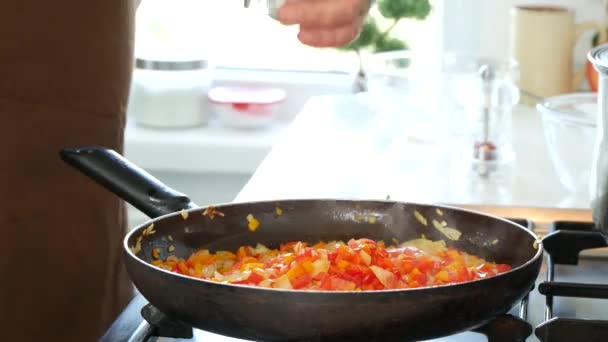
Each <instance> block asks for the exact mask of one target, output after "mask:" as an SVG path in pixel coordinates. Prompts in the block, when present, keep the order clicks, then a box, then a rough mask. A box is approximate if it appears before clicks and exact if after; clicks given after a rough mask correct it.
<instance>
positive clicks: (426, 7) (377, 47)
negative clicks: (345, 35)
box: [341, 0, 431, 68]
mask: <svg viewBox="0 0 608 342" xmlns="http://www.w3.org/2000/svg"><path fill="white" fill-rule="evenodd" d="M375 6H377V9H378V12H380V15H382V17H384V18H385V19H388V20H390V21H391V24H390V26H389V27H388V28H387V29H385V30H381V29H380V28H379V27H378V24H377V22H376V19H374V17H373V16H372V15H369V16H368V17H367V19H366V21H365V23H364V24H363V28H362V29H361V33H360V34H359V37H358V38H357V39H355V40H354V41H353V42H351V43H350V44H348V45H346V46H344V47H342V48H341V50H345V51H354V52H356V53H357V55H358V56H359V61H361V51H363V50H366V49H369V50H371V51H372V52H387V51H395V50H405V49H407V48H408V45H407V43H406V42H405V41H403V40H400V39H398V38H395V37H392V36H391V31H392V30H393V29H394V28H395V26H397V24H398V23H399V22H400V21H401V20H403V19H417V20H424V19H426V17H428V15H429V13H430V12H431V4H430V3H429V0H378V1H377V3H376V5H375ZM360 63H361V62H360ZM360 68H361V65H360Z"/></svg>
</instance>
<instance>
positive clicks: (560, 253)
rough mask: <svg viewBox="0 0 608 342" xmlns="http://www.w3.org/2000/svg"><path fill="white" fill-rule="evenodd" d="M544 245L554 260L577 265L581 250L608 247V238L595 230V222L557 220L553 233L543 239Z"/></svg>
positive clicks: (553, 226) (552, 227) (552, 229)
mask: <svg viewBox="0 0 608 342" xmlns="http://www.w3.org/2000/svg"><path fill="white" fill-rule="evenodd" d="M543 246H544V247H545V250H546V251H547V253H549V255H550V256H551V257H552V258H553V261H554V262H555V263H558V264H562V265H577V264H578V256H579V253H580V252H581V251H584V250H587V249H593V248H599V247H606V246H608V244H607V243H606V239H605V238H604V237H603V236H602V235H601V234H600V233H599V232H596V231H594V230H593V224H591V223H581V222H555V223H554V224H553V225H552V226H551V233H549V234H547V235H546V236H545V238H544V239H543Z"/></svg>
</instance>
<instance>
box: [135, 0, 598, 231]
mask: <svg viewBox="0 0 608 342" xmlns="http://www.w3.org/2000/svg"><path fill="white" fill-rule="evenodd" d="M607 8H608V7H607V4H606V2H605V1H603V0H561V1H557V0H553V1H541V0H529V1H515V0H503V1H483V0H428V1H427V0H377V1H376V4H375V5H374V7H373V8H372V10H371V15H370V19H369V20H368V23H367V24H366V26H365V28H364V30H363V32H362V34H361V36H360V37H359V38H358V40H356V41H355V42H353V43H352V44H351V45H349V46H348V47H345V48H344V49H315V48H311V47H306V46H304V45H302V44H300V43H299V42H298V40H297V38H296V33H297V29H296V28H294V27H284V26H281V25H280V24H279V23H278V22H276V21H274V20H273V19H272V18H271V16H269V15H268V8H267V6H266V1H256V0H252V1H251V5H250V7H249V8H244V6H243V3H242V2H241V1H239V0H233V1H210V0H207V1H200V0H198V1H197V0H171V1H167V0H143V2H142V3H141V5H140V7H139V10H138V13H137V27H136V58H137V60H136V70H135V73H134V78H133V85H132V93H131V101H130V105H129V114H128V128H127V132H126V152H125V153H126V156H127V157H128V158H129V159H131V160H132V161H133V162H135V163H136V164H138V165H140V166H142V167H144V168H145V169H146V170H148V171H149V172H151V173H153V174H154V175H155V176H157V177H158V178H159V179H161V180H162V181H164V182H166V183H167V184H169V185H170V186H172V187H174V188H176V189H183V190H184V191H186V190H187V192H188V194H189V195H190V196H191V197H192V198H193V199H194V200H195V201H196V202H197V203H198V204H199V205H205V204H211V203H218V202H229V201H232V200H234V199H235V197H236V196H237V195H238V194H239V192H241V190H242V189H243V188H244V187H247V186H249V187H250V189H249V192H248V193H252V192H255V193H259V194H260V197H268V198H273V196H274V195H275V194H276V196H287V194H283V193H279V192H278V188H280V187H281V182H289V181H292V182H298V183H300V184H301V186H300V187H297V186H296V187H294V189H295V188H297V189H298V192H297V193H296V192H295V190H294V196H297V197H318V196H331V197H336V196H340V197H367V198H385V197H386V196H390V197H391V198H395V199H400V200H416V201H429V202H441V203H456V204H494V205H510V206H513V205H515V206H542V207H557V208H588V207H589V172H590V169H591V161H592V157H593V143H594V139H595V125H596V124H595V121H596V112H597V97H596V92H597V86H596V84H597V73H596V72H595V70H593V68H592V67H590V65H589V64H588V63H587V53H588V51H589V50H590V49H591V48H592V46H594V45H597V44H599V43H602V42H605V40H606V37H605V36H606V35H605V32H606V19H607V14H608V12H607ZM319 96H321V97H319ZM299 118H302V119H301V120H300V123H298V120H299ZM349 138H351V139H353V140H352V141H357V142H358V145H356V148H355V147H353V146H355V145H352V144H351V146H350V148H351V150H348V151H345V150H341V149H340V147H339V144H340V143H339V141H344V139H346V140H348V139H349ZM348 141H351V140H348ZM336 144H337V145H336ZM273 147H275V149H277V150H280V151H276V152H275V151H273V154H274V157H273V156H272V154H271V155H270V156H269V153H270V152H271V150H272V149H273ZM353 149H354V150H353ZM319 151H326V153H327V155H326V156H325V157H327V158H325V157H324V156H323V152H319ZM340 151H342V152H340ZM290 152H291V153H290ZM332 153H334V154H332ZM336 153H337V154H340V153H341V154H342V156H345V155H348V156H349V158H350V159H349V160H351V161H352V163H341V167H342V168H341V169H339V167H338V166H336V165H332V164H327V163H323V161H327V160H330V159H332V156H335V155H336ZM319 154H320V155H321V156H319ZM311 155H316V156H317V158H316V159H315V158H312V157H311ZM263 163H266V164H267V165H266V166H261V165H262V164H263ZM278 165H284V166H285V165H290V167H287V166H285V167H284V168H282V169H281V170H282V171H281V172H282V175H274V174H273V173H272V172H270V171H269V168H277V166H278ZM258 168H260V172H261V175H259V176H258V178H257V180H256V182H255V184H251V183H254V182H251V183H250V184H249V185H248V182H249V180H250V179H252V176H253V175H254V173H256V170H257V169H258ZM262 171H263V172H262ZM330 174H331V175H335V176H336V177H334V178H333V179H334V181H333V182H331V181H327V183H322V179H326V180H327V179H330V178H331V177H329V176H327V175H330ZM270 175H272V176H270ZM326 176H327V177H326ZM264 177H266V178H264ZM361 177H374V178H375V179H377V181H374V182H372V183H373V186H370V185H369V182H367V183H365V184H363V183H362V182H358V181H357V180H358V179H360V178H361ZM269 178H273V179H269ZM336 179H340V180H341V181H340V182H336V181H335V180H336ZM273 181H274V183H273ZM307 182H311V184H312V183H316V184H317V185H316V186H308V185H307V184H308V183H307ZM260 184H261V185H260ZM272 184H274V188H273V185H272ZM251 187H253V188H251ZM252 190H253V191H252ZM273 191H274V192H273ZM129 215H130V220H131V226H133V225H135V224H137V223H139V222H141V221H142V220H144V217H143V216H142V214H140V213H139V212H137V211H135V210H131V211H130V214H129Z"/></svg>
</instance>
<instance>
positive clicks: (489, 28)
mask: <svg viewBox="0 0 608 342" xmlns="http://www.w3.org/2000/svg"><path fill="white" fill-rule="evenodd" d="M603 2H604V1H603V0H527V1H522V0H444V4H443V6H444V11H443V15H444V23H445V26H444V30H443V34H444V36H443V46H444V49H447V50H452V49H459V50H460V49H465V50H468V51H472V52H475V53H479V54H481V55H485V56H490V57H506V56H508V55H509V30H510V9H511V7H513V6H515V5H551V6H563V7H568V8H571V9H573V10H575V12H576V18H577V20H578V21H579V22H581V21H587V20H605V18H606V10H605V9H604V5H603ZM591 37H592V33H590V32H587V33H585V34H584V35H583V36H582V37H581V39H580V40H579V42H578V44H577V46H576V48H575V51H574V52H573V53H574V55H575V58H574V60H575V63H576V64H582V63H584V61H585V58H586V57H585V55H586V54H587V51H588V50H589V48H590V46H591V45H590V44H591V43H590V42H591Z"/></svg>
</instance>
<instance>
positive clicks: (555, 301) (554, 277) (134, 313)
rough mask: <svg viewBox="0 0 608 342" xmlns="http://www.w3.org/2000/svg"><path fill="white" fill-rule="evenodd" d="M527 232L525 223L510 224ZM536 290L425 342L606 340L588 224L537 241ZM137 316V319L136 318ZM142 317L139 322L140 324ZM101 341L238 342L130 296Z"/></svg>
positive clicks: (602, 269)
mask: <svg viewBox="0 0 608 342" xmlns="http://www.w3.org/2000/svg"><path fill="white" fill-rule="evenodd" d="M511 220H512V221H515V222H517V223H519V224H521V225H523V226H527V227H528V228H529V229H532V230H535V228H534V224H533V223H532V222H531V221H529V220H526V219H511ZM543 245H544V247H545V250H546V252H545V260H544V261H543V266H542V269H541V271H540V273H539V277H538V279H537V282H536V284H537V285H536V288H535V289H533V290H532V291H531V292H530V294H529V295H528V296H527V297H526V298H524V299H523V300H522V301H521V302H520V303H519V304H517V305H516V306H515V307H513V308H512V310H511V311H510V312H509V313H507V314H505V315H502V316H499V317H497V318H495V319H494V320H493V321H491V322H490V323H488V324H487V325H486V326H483V327H481V328H478V329H476V330H475V331H469V332H464V333H460V334H456V335H452V336H448V337H444V338H440V339H434V340H430V341H427V342H465V341H466V342H477V341H479V342H482V341H489V342H507V341H526V342H528V341H534V342H561V341H575V340H576V339H581V338H582V339H583V340H584V341H608V310H606V307H607V306H608V302H607V301H606V299H608V259H606V258H605V257H603V256H601V255H600V256H598V254H593V253H583V254H584V256H583V255H580V256H579V253H580V252H581V251H583V252H588V251H590V250H593V249H597V248H603V247H607V246H608V244H607V243H606V240H605V239H604V238H603V237H602V236H600V235H599V233H595V232H593V231H592V224H590V223H588V222H572V221H556V222H554V223H552V224H551V225H550V228H549V232H548V234H547V235H545V237H544V240H543ZM142 316H143V317H142ZM144 318H145V319H144ZM101 341H112V342H120V341H128V342H138V341H193V342H194V341H205V342H216V341H217V342H219V341H222V342H230V341H235V342H236V341H243V340H240V339H234V338H230V337H226V336H220V335H217V334H213V333H210V332H206V331H201V330H197V329H192V328H190V327H188V326H185V325H184V324H182V323H180V322H176V321H173V320H171V319H170V318H169V317H166V316H165V315H164V314H163V313H162V312H160V311H158V310H157V309H156V308H154V307H153V306H151V305H150V304H148V303H147V301H146V300H145V299H144V298H143V297H142V296H141V295H139V296H136V297H135V298H134V299H133V300H132V302H131V303H130V304H129V305H128V307H127V308H126V309H125V310H124V311H123V312H122V313H121V315H120V316H119V317H118V318H117V319H116V321H115V322H114V323H113V325H112V326H111V327H110V329H109V330H108V331H107V332H106V334H105V335H104V336H103V337H102V339H101Z"/></svg>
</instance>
